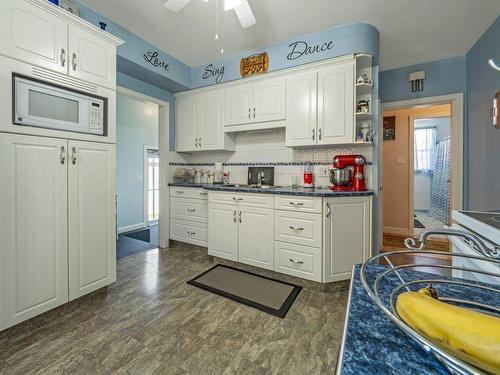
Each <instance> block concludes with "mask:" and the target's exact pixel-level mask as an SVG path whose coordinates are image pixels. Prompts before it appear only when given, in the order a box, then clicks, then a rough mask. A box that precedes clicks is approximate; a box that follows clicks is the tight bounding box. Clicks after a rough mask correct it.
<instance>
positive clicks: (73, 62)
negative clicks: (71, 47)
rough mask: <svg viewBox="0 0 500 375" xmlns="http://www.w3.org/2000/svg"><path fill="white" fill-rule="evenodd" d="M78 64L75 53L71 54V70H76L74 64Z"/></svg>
mask: <svg viewBox="0 0 500 375" xmlns="http://www.w3.org/2000/svg"><path fill="white" fill-rule="evenodd" d="M77 64H78V59H77V57H76V53H74V54H73V57H72V58H71V65H72V66H73V70H74V71H76V65H77Z"/></svg>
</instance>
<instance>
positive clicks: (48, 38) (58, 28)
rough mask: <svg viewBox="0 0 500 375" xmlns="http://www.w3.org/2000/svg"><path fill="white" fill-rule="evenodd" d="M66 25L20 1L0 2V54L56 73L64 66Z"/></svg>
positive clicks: (66, 63)
mask: <svg viewBox="0 0 500 375" xmlns="http://www.w3.org/2000/svg"><path fill="white" fill-rule="evenodd" d="M67 28H68V25H67V23H66V22H65V21H64V20H62V19H61V18H59V17H57V16H55V15H53V14H50V13H47V12H44V11H41V10H40V9H38V8H36V7H34V6H33V5H31V4H29V3H27V2H26V1H21V0H2V2H1V4H0V53H2V54H4V55H6V56H9V57H12V58H15V59H19V60H22V61H28V62H30V63H32V64H33V65H38V66H41V67H44V68H47V69H51V70H54V71H57V72H60V73H66V72H67V67H68V40H67V37H68V29H67Z"/></svg>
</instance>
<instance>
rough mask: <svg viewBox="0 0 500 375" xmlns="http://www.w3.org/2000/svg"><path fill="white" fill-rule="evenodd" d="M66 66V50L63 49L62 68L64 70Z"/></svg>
mask: <svg viewBox="0 0 500 375" xmlns="http://www.w3.org/2000/svg"><path fill="white" fill-rule="evenodd" d="M64 65H66V50H65V49H64V48H61V66H62V67H63V68H64Z"/></svg>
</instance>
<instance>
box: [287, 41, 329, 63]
mask: <svg viewBox="0 0 500 375" xmlns="http://www.w3.org/2000/svg"><path fill="white" fill-rule="evenodd" d="M288 47H290V48H291V50H290V53H289V54H288V55H287V56H286V58H287V60H297V59H299V58H301V57H302V56H307V55H313V54H315V53H322V52H326V51H328V50H330V49H332V48H333V47H335V43H334V42H333V40H330V41H328V42H325V43H323V44H316V45H309V44H308V43H307V42H304V41H302V40H298V41H296V42H293V43H291V44H290V45H289V46H288Z"/></svg>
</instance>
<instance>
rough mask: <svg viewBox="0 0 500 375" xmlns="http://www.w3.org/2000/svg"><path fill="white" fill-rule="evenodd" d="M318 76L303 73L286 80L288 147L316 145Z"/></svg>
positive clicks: (314, 73)
mask: <svg viewBox="0 0 500 375" xmlns="http://www.w3.org/2000/svg"><path fill="white" fill-rule="evenodd" d="M317 98H318V74H317V73H316V72H313V73H303V74H297V75H295V76H292V77H289V78H287V80H286V102H287V105H286V118H287V121H286V145H287V146H310V145H315V144H316V136H317V134H316V124H317Z"/></svg>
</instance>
